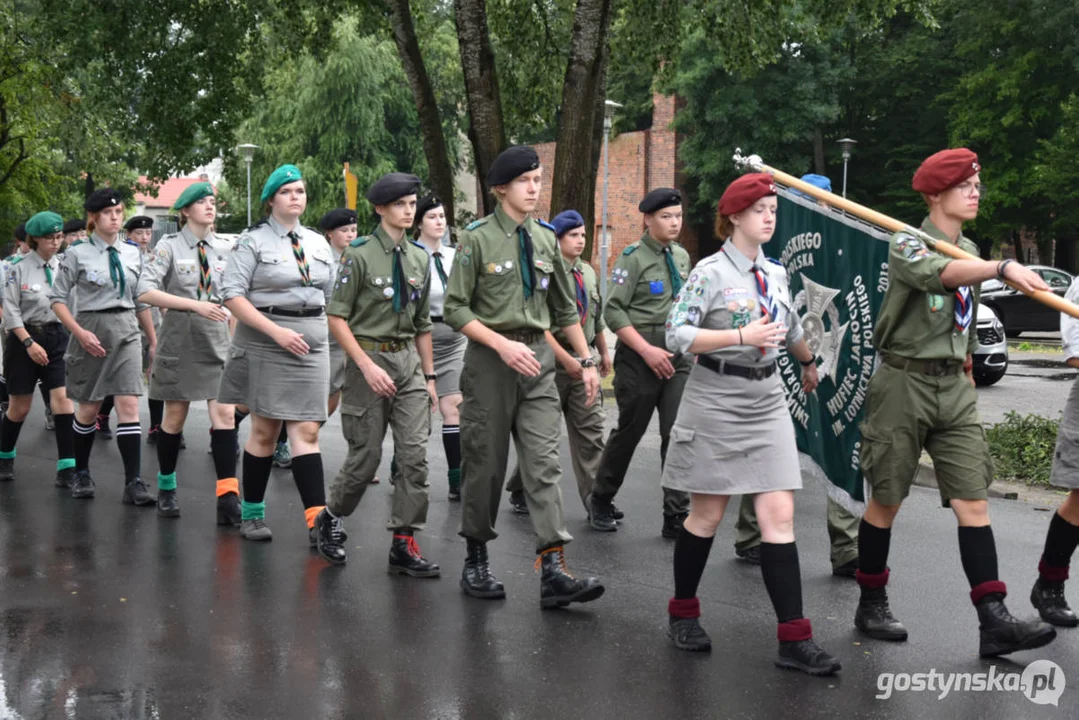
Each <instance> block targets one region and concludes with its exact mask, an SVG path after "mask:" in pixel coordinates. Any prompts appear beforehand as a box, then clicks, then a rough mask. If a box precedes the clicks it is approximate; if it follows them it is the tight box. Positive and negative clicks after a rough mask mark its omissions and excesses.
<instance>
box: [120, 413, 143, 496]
mask: <svg viewBox="0 0 1079 720" xmlns="http://www.w3.org/2000/svg"><path fill="white" fill-rule="evenodd" d="M116 447H117V448H118V449H119V450H120V457H121V458H122V459H123V461H124V479H125V480H126V481H127V482H133V481H134V480H136V479H137V478H138V477H139V475H141V474H142V426H141V425H140V424H139V423H137V422H133V423H119V424H117V426H116Z"/></svg>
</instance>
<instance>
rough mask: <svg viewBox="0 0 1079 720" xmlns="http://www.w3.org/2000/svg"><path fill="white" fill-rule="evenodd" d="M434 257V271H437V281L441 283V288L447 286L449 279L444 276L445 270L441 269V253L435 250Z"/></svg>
mask: <svg viewBox="0 0 1079 720" xmlns="http://www.w3.org/2000/svg"><path fill="white" fill-rule="evenodd" d="M434 257H435V270H437V271H438V279H439V280H441V281H442V287H446V286H447V285H449V282H450V279H449V276H448V275H446V268H444V267H442V253H440V252H438V251H437V250H436V251H435V253H434Z"/></svg>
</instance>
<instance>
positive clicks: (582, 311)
mask: <svg viewBox="0 0 1079 720" xmlns="http://www.w3.org/2000/svg"><path fill="white" fill-rule="evenodd" d="M572 272H573V284H574V285H576V286H577V315H578V316H579V317H580V318H581V324H582V325H584V316H585V315H587V314H588V293H586V292H585V290H584V275H582V274H581V271H580V270H579V269H578V268H576V267H575V268H573V270H572Z"/></svg>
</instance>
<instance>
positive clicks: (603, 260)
mask: <svg viewBox="0 0 1079 720" xmlns="http://www.w3.org/2000/svg"><path fill="white" fill-rule="evenodd" d="M620 107H622V104H621V103H616V102H615V101H614V100H607V101H606V102H604V103H603V210H602V213H601V214H602V217H603V219H602V221H601V228H602V230H601V233H602V235H603V236H602V237H601V238H600V240H599V296H600V297H601V298H606V297H607V256H608V254H609V253H610V249H611V248H610V238H609V233H608V232H607V186H608V184H609V181H610V177H611V172H610V162H609V157H608V146H609V145H610V140H611V124H612V121H613V120H614V113H615V111H617V110H618V108H620Z"/></svg>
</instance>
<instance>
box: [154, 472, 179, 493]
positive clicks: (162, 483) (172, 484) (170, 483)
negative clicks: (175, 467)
mask: <svg viewBox="0 0 1079 720" xmlns="http://www.w3.org/2000/svg"><path fill="white" fill-rule="evenodd" d="M157 489H158V490H175V489H176V473H169V474H168V475H162V474H161V473H158V474H157Z"/></svg>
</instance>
